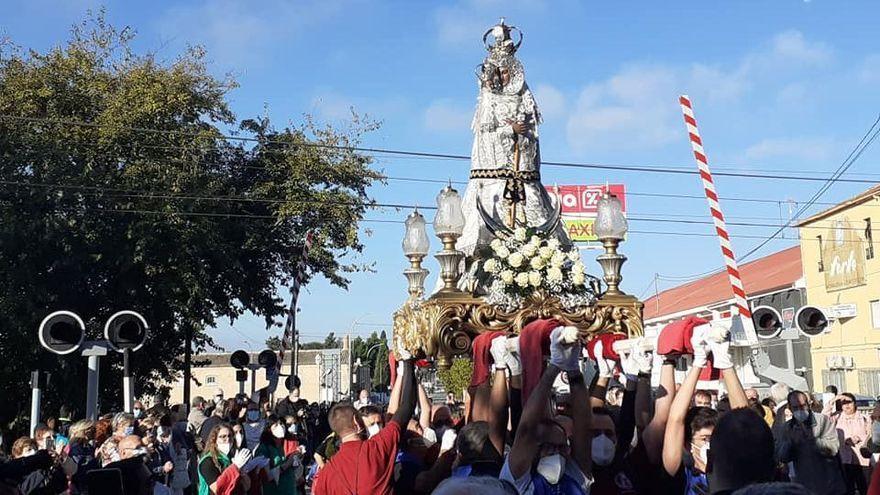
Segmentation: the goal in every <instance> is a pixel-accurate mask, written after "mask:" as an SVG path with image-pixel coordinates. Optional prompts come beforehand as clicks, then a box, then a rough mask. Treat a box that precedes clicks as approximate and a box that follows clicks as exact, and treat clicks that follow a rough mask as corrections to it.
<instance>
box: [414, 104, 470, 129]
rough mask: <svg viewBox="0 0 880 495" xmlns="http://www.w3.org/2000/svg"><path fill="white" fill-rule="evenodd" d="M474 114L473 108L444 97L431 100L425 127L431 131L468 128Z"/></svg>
mask: <svg viewBox="0 0 880 495" xmlns="http://www.w3.org/2000/svg"><path fill="white" fill-rule="evenodd" d="M473 115H474V110H473V108H471V107H468V106H465V105H460V104H458V103H455V102H454V101H452V100H450V99H448V98H442V99H439V100H434V101H433V102H431V105H429V106H428V108H427V109H426V110H425V127H426V128H427V129H428V130H431V131H462V130H467V129H470V125H471V120H472V119H473Z"/></svg>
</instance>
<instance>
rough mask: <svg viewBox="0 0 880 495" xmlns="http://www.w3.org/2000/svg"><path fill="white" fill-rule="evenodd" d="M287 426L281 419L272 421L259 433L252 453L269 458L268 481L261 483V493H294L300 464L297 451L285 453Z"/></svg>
mask: <svg viewBox="0 0 880 495" xmlns="http://www.w3.org/2000/svg"><path fill="white" fill-rule="evenodd" d="M286 436H287V427H286V425H285V423H284V421H283V420H278V421H273V422H271V423H269V425H268V426H267V427H266V428H265V429H264V430H263V432H262V433H261V434H260V441H259V445H258V447H257V450H256V452H255V453H254V455H256V456H257V457H260V456H262V457H265V458H267V459H269V467H270V473H271V474H270V475H269V481H267V482H265V483H263V495H296V494H297V493H298V492H297V486H296V469H297V468H299V467H300V466H301V462H300V456H299V452H295V453H292V454H290V455H285V453H284V439H285V437H286Z"/></svg>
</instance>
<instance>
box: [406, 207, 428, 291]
mask: <svg viewBox="0 0 880 495" xmlns="http://www.w3.org/2000/svg"><path fill="white" fill-rule="evenodd" d="M425 225H426V224H425V217H423V216H422V214H421V213H419V210H418V209H416V210H413V212H412V213H410V215H409V216H408V217H406V233H405V234H404V236H403V243H402V246H403V254H404V255H406V257H407V258H409V262H410V266H409V268H407V269H406V270H404V271H403V275H404V276H405V277H406V280H407V282H408V283H409V297H410V300H413V301H414V300H418V299H420V298H421V297H422V295H423V294H424V292H425V278H427V277H428V270H425V269H424V268H422V259H424V258H425V255H427V254H428V248H430V242H429V241H428V232H427V229H426V228H425Z"/></svg>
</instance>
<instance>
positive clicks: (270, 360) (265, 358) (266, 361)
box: [257, 349, 278, 368]
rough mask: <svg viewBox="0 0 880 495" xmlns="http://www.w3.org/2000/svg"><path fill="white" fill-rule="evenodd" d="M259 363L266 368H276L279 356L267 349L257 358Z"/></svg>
mask: <svg viewBox="0 0 880 495" xmlns="http://www.w3.org/2000/svg"><path fill="white" fill-rule="evenodd" d="M257 363H259V365H260V366H262V367H264V368H274V367H275V365H276V364H278V356H277V355H276V354H275V351H271V350H269V349H266V350H265V351H263V352H261V353H260V354H259V355H258V356H257Z"/></svg>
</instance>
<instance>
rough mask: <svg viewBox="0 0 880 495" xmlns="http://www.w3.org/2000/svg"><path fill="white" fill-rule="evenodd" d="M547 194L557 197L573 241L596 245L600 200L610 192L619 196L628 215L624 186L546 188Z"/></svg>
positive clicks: (592, 185)
mask: <svg viewBox="0 0 880 495" xmlns="http://www.w3.org/2000/svg"><path fill="white" fill-rule="evenodd" d="M546 189H547V192H548V193H550V194H553V195H556V199H557V200H558V201H559V202H560V204H561V205H562V222H563V223H564V225H565V229H566V230H567V231H568V236H569V237H570V238H571V240H572V241H575V242H582V243H588V245H589V244H590V243H595V242H596V241H598V239H597V238H596V235H595V234H594V233H593V223H594V222H595V221H596V212H597V210H598V207H599V198H601V197H602V194H603V193H605V192H606V191H608V192H609V193H610V194H612V195H614V196H617V199H619V200H620V205H621V206H622V207H623V212H624V214H626V187H625V186H624V185H623V184H590V185H564V186H546Z"/></svg>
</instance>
